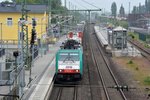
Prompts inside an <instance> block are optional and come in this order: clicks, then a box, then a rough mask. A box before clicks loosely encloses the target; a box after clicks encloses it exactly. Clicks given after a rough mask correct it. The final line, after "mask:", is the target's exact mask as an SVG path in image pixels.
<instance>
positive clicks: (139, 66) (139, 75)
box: [115, 57, 150, 86]
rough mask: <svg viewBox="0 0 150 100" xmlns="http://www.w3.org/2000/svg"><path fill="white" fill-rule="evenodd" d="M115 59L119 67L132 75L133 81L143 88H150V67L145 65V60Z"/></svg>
mask: <svg viewBox="0 0 150 100" xmlns="http://www.w3.org/2000/svg"><path fill="white" fill-rule="evenodd" d="M115 59H116V60H115V61H116V62H117V63H118V64H119V65H121V66H122V67H125V68H127V70H129V71H130V72H131V73H132V75H133V79H134V80H135V81H137V82H138V83H139V84H140V85H141V86H150V67H149V65H148V64H145V63H146V62H145V61H144V60H143V58H129V57H120V58H115Z"/></svg>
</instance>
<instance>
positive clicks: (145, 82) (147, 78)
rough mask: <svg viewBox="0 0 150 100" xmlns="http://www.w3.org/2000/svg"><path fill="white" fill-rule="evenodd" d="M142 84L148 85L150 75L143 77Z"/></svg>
mask: <svg viewBox="0 0 150 100" xmlns="http://www.w3.org/2000/svg"><path fill="white" fill-rule="evenodd" d="M144 84H145V85H150V76H147V77H145V78H144Z"/></svg>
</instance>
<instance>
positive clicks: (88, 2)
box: [82, 0, 100, 9]
mask: <svg viewBox="0 0 150 100" xmlns="http://www.w3.org/2000/svg"><path fill="white" fill-rule="evenodd" d="M82 1H83V2H84V3H87V4H89V5H91V6H93V7H95V8H98V9H100V8H99V7H97V6H95V5H93V4H91V3H89V2H87V1H85V0H82Z"/></svg>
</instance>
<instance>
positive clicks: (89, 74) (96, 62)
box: [49, 25, 126, 100]
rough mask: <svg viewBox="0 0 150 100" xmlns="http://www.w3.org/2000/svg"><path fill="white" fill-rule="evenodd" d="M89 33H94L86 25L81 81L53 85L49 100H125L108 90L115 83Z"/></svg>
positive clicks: (118, 93)
mask: <svg viewBox="0 0 150 100" xmlns="http://www.w3.org/2000/svg"><path fill="white" fill-rule="evenodd" d="M90 33H94V30H93V27H92V26H89V25H86V26H85V31H84V38H83V50H84V64H83V65H84V69H83V78H82V80H81V81H80V82H79V83H77V84H73V85H66V84H65V85H62V84H54V87H53V89H52V92H51V95H50V97H49V99H50V100H126V98H125V97H124V98H123V96H121V93H120V92H119V91H117V90H116V89H112V88H108V87H110V86H114V85H116V83H115V82H114V79H113V78H112V76H111V74H110V72H109V71H108V68H107V67H106V66H107V65H106V62H105V60H104V58H102V56H101V53H100V51H99V48H100V47H99V48H98V46H97V45H98V42H96V41H97V40H96V37H95V35H92V34H90ZM102 66H103V67H102ZM101 67H102V68H101Z"/></svg>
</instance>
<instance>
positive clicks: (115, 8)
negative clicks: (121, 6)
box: [111, 2, 117, 18]
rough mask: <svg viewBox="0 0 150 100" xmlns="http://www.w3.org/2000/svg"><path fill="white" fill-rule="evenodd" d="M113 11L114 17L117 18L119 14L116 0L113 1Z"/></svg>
mask: <svg viewBox="0 0 150 100" xmlns="http://www.w3.org/2000/svg"><path fill="white" fill-rule="evenodd" d="M111 13H112V16H114V18H116V15H117V5H116V3H115V2H113V3H112V5H111Z"/></svg>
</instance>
